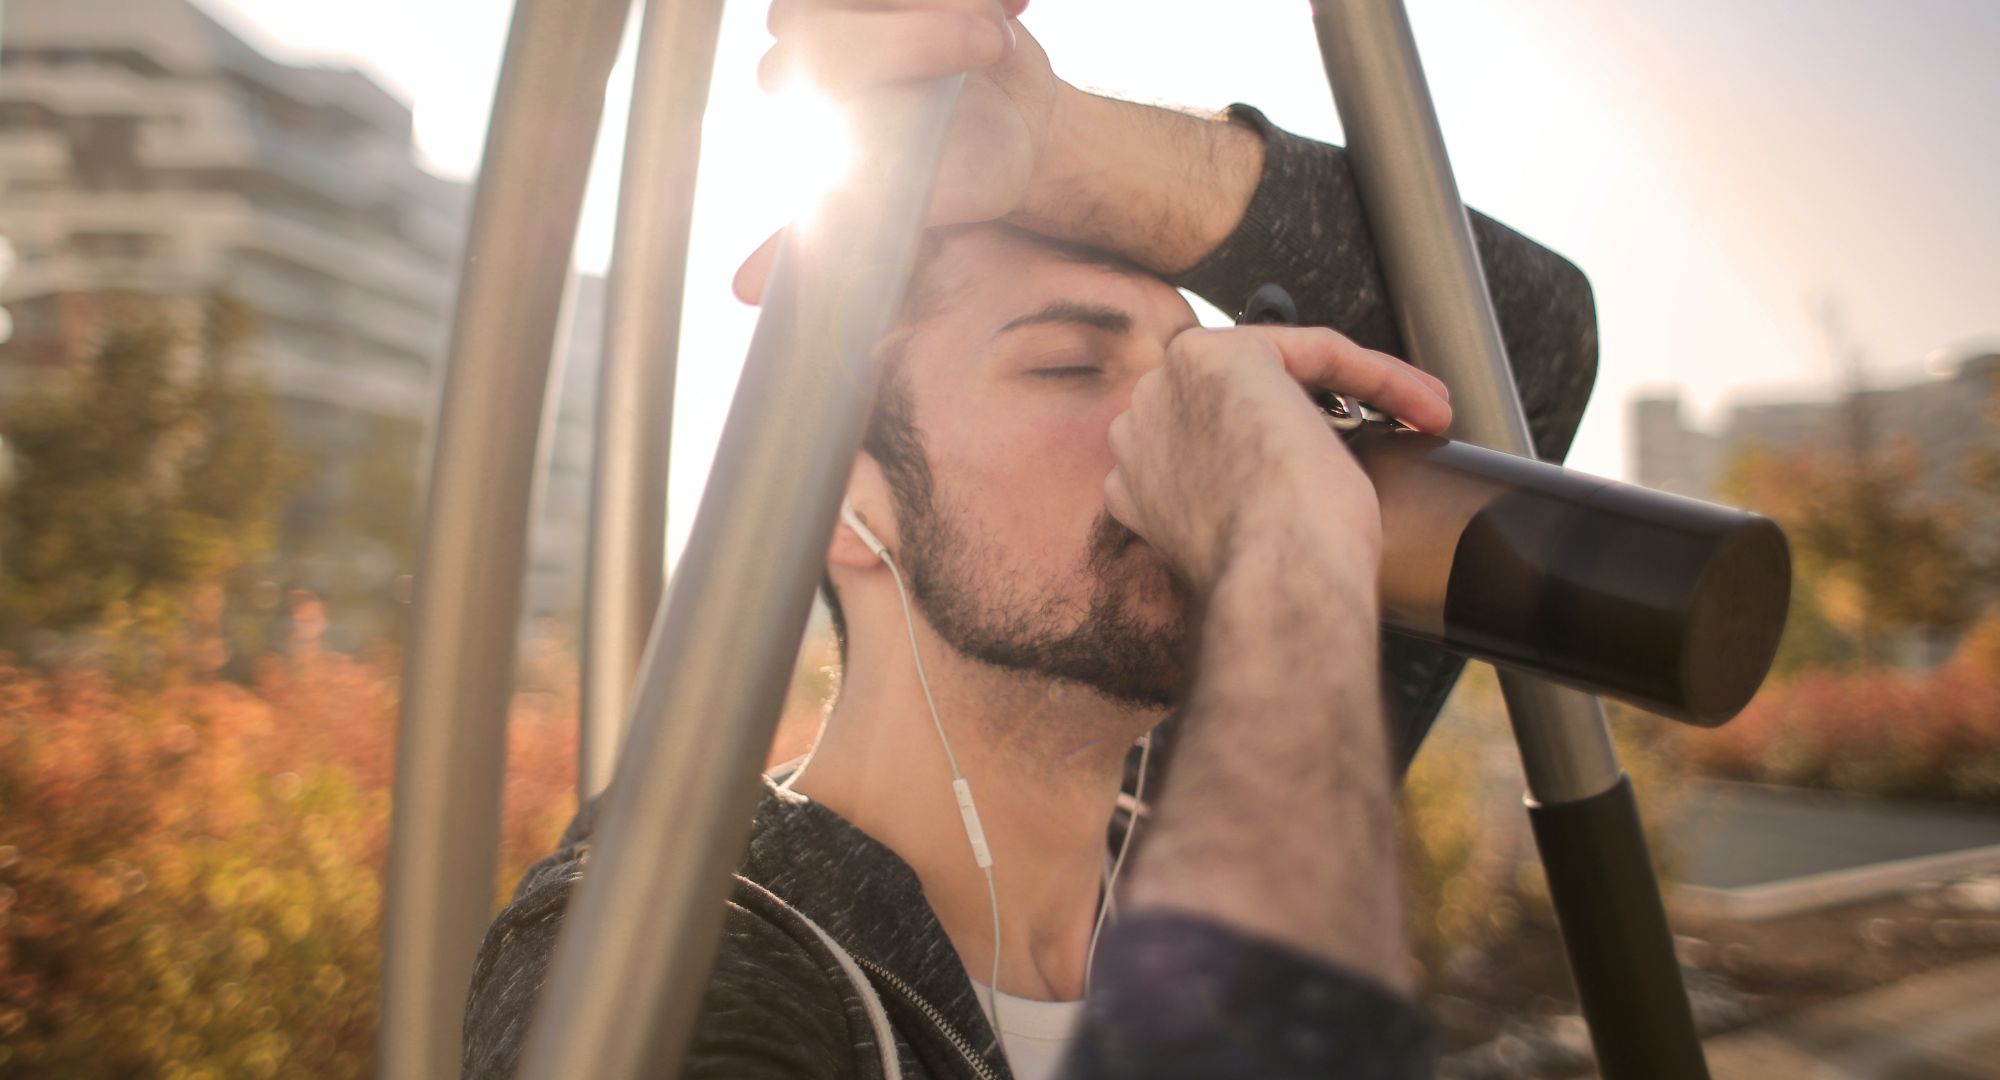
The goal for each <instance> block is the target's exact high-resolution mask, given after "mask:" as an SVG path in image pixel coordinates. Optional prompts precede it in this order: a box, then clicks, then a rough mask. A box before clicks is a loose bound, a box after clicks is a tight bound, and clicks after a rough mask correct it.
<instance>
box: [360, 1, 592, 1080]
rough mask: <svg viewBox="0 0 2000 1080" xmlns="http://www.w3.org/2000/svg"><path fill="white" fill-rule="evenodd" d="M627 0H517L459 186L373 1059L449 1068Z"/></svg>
mask: <svg viewBox="0 0 2000 1080" xmlns="http://www.w3.org/2000/svg"><path fill="white" fill-rule="evenodd" d="M628 7H629V0H520V3H519V4H518V5H517V6H516V7H515V10H514V22H513V28H512V30H511V31H510V33H509V35H508V40H507V54H506V60H505V62H504V64H503V65H502V68H501V76H500V82H499V87H498V89H497V91H496V93H495V97H494V102H493V118H492V122H491V128H490V130H489V131H488V134H487V140H486V153H485V161H484V164H483V166H482V167H481V169H480V176H479V186H478V190H477V194H476V196H475V198H474V202H473V211H472V228H471V232H470V235H469V237H468V240H467V245H466V260H465V266H464V271H463V274H464V276H463V278H462V279H461V281H460V284H459V295H458V310H457V315H456V318H455V321H454V324H453V327H452V340H451V351H450V359H449V362H448V363H447V365H446V368H445V381H444V392H443V395H442V398H441V400H440V407H439V414H438V428H437V441H436V443H435V448H434V452H433V455H432V472H431V482H430V489H429V509H428V514H427V517H426V520H425V524H424V535H423V545H422V550H421V554H420V558H419V562H418V572H417V579H416V580H417V595H416V604H415V609H414V611H413V612H412V623H411V635H410V650H409V655H408V659H407V662H406V663H405V666H404V672H403V699H402V708H401V719H400V723H399V727H398V733H397V746H396V785H395V821H394V825H393V833H392V836H391V838H390V845H389V874H388V890H387V893H386V896H385V899H384V905H383V907H384V912H383V924H384V930H383V945H382V969H383V1007H382V1032H381V1040H380V1047H379V1050H380V1063H379V1064H380V1069H381V1075H382V1076H384V1077H387V1078H390V1080H431V1078H435V1077H440V1076H452V1075H456V1073H457V1072H458V1061H459V1039H458V1033H459V1027H460V1024H461V1022H462V1018H463V1016H464V1012H465V992H466V985H467V981H468V980H469V978H470V976H471V972H472V960H473V955H474V953H475V952H476V951H477V949H478V947H479V939H480V934H481V932H482V930H483V928H484V927H485V926H486V923H487V922H488V920H489V919H490V918H491V916H492V912H493V887H494V880H493V879H494V873H495V870H496V866H495V864H496V849H497V846H498V842H499V819H500V781H501V771H502V769H503V768H504V765H505V754H504V751H505V747H506V722H507V703H508V699H509V697H510V696H511V693H512V689H513V685H512V684H513V663H514V639H515V634H516V632H517V626H518V624H519V622H520V609H521V580H522V572H523V570H524V568H525V566H526V561H527V535H528V511H529V505H530V495H531V492H532V489H533V476H534V471H535V463H536V454H535V446H536V442H537V439H538V436H539V434H540V421H541V415H542V406H543V401H544V398H545V397H546V392H547V389H548V374H549V356H550V352H551V346H552V344H553V340H554V337H555V326H556V318H557V312H558V309H559V307H560V304H561V300H562V295H563V281H564V278H565V276H566V275H567V274H568V271H569V257H570V249H571V248H572V247H573V246H574V243H575V239H576V225H577V216H578V214H579V212H580V211H581V209H582V205H583V186H584V180H585V177H586V174H587V173H588V171H589V167H590V152H591V145H592V143H593V142H594V141H595V139H596V135H597V124H598V119H599V116H600V113H601V112H602V110H603V98H604V84H605V79H606V78H607V76H608V75H609V73H610V70H611V63H612V59H613V57H614V56H615V55H616V53H617V51H618V38H619V35H620V34H621V33H622V32H623V29H624V25H625V14H626V11H627V9H628Z"/></svg>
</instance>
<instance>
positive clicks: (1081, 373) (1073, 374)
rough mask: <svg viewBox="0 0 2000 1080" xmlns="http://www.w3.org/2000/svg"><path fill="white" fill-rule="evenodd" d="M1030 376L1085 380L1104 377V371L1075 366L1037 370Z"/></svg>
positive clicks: (1098, 368)
mask: <svg viewBox="0 0 2000 1080" xmlns="http://www.w3.org/2000/svg"><path fill="white" fill-rule="evenodd" d="M1028 374H1030V375H1033V376H1034V377H1036V378H1038V379H1084V378H1093V377H1095V376H1098V375H1102V374H1104V369H1103V368H1100V367H1086V366H1083V365H1076V364H1073V365H1068V366H1065V367H1047V368H1036V369H1034V370H1033V371H1030V372H1029V373H1028Z"/></svg>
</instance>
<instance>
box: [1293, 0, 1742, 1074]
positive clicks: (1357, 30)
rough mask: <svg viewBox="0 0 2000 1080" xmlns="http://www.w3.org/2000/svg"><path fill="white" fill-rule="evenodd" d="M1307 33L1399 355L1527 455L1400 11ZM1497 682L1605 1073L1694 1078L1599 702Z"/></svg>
mask: <svg viewBox="0 0 2000 1080" xmlns="http://www.w3.org/2000/svg"><path fill="white" fill-rule="evenodd" d="M1313 21H1314V26H1315V29H1316V30H1317V32H1318V35H1319V44H1320V54H1321V57H1322V59H1323V60H1324V61H1325V63H1326V70H1327V77H1328V80H1329V81H1330V82H1331V84H1332V87H1333V92H1334V101H1335V104H1336V106H1337V107H1338V108H1339V110H1340V117H1341V125H1342V127H1343V128H1344V129H1345V130H1346V135H1347V141H1348V158H1349V161H1350V163H1351V165H1352V167H1353V169H1354V175H1355V180H1356V182H1357V183H1358V185H1359V186H1360V189H1361V195H1362V200H1363V204H1364V206H1365V207H1366V210H1367V214H1368V221H1369V228H1370V229H1371V231H1372V232H1373V233H1374V235H1375V241H1376V250H1377V251H1379V252H1380V253H1381V259H1382V269H1383V274H1384V276H1385V277H1386V279H1387V281H1388V285H1389V293H1390V299H1391V302H1392V305H1393V306H1394V308H1395V311H1396V318H1397V322H1398V324H1399V326H1400V327H1401V329H1402V332H1403V340H1404V343H1405V345H1406V346H1407V347H1408V349H1409V351H1410V359H1411V360H1412V361H1413V362H1414V363H1416V364H1417V365H1418V366H1419V367H1422V368H1423V369H1424V370H1426V371H1429V372H1431V373H1432V374H1434V375H1437V376H1438V377H1440V378H1442V379H1444V380H1445V382H1447V383H1448V384H1450V386H1451V388H1452V399H1453V406H1454V413H1455V422H1454V424H1453V434H1454V436H1455V437H1457V438H1460V439H1463V440H1466V441H1468V442H1472V443H1477V444H1479V445H1482V446H1485V447H1488V448H1490V449H1495V450H1503V451H1506V452H1508V453H1512V454H1519V455H1522V456H1524V457H1532V456H1533V455H1534V448H1533V445H1532V443H1531V442H1530V441H1529V437H1528V428H1527V424H1526V422H1525V420H1524V419H1523V418H1522V414H1521V405H1520V401H1519V399H1518V397H1517V396H1516V393H1515V389H1514V379H1513V374H1512V371H1511V369H1510V366H1509V364H1508V361H1507V353H1506V348H1505V346H1504V344H1503V343H1502V341H1501V338H1500V330H1499V323H1498V322H1497V320H1496V319H1495V317H1494V314H1493V306H1492V300H1491V297H1490V295H1489V294H1488V292H1487V289H1486V280H1485V274H1484V272H1483V270H1482V269H1481V267H1480V264H1479V258H1478V252H1477V250H1476V248H1475V247H1474V244H1473V239H1472V230H1471V227H1470V225H1469V223H1468V222H1467V220H1466V216H1465V205H1464V203H1463V202H1462V201H1461V200H1460V197H1459V193H1458V185H1457V182H1456V181H1455V180H1454V178H1453V176H1452V172H1451V163H1450V161H1449V159H1448V157H1447V156H1446V153H1445V147H1444V136H1443V133H1442V131H1441V130H1440V128H1439V126H1438V121H1437V113H1436V110H1435V108H1434V107H1433V105H1432V102H1431V98H1430V91H1429V88H1428V86H1427V85H1426V84H1425V81H1424V75H1423V67H1422V64H1421V62H1420V61H1419V59H1418V56H1417V49H1416V41H1415V39H1414V37H1413V36H1412V34H1411V32H1410V24H1409V17H1408V15H1407V13H1406V12H1405V11H1404V8H1403V5H1402V3H1401V0H1315V3H1314V4H1313ZM1500 679H1501V689H1502V691H1503V693H1504V695H1505V697H1506V699H1507V708H1508V713H1509V715H1510V717H1511V719H1512V721H1513V727H1514V735H1515V740H1516V742H1517V743H1519V745H1520V749H1521V758H1522V764H1523V767H1524V771H1525V772H1526V775H1527V779H1528V790H1529V801H1530V808H1531V809H1530V813H1531V815H1533V816H1535V817H1536V821H1537V827H1536V835H1537V838H1538V840H1539V841H1541V843H1542V845H1543V847H1542V857H1543V862H1544V865H1545V866H1546V867H1547V869H1548V870H1549V878H1550V886H1551V894H1552V896H1553V898H1554V900H1555V907H1556V913H1557V917H1558V921H1559V922H1560V923H1561V924H1562V927H1563V937H1564V943H1565V946H1566V948H1567V949H1568V952H1569V957H1570V968H1571V971H1572V973H1573V974H1574V975H1575V976H1576V979H1577V986H1578V993H1579V996H1580V997H1581V998H1582V1003H1583V1010H1584V1017H1585V1019H1586V1021H1587V1022H1588V1023H1589V1025H1590V1031H1591V1038H1592V1041H1593V1043H1594V1044H1595V1045H1596V1048H1597V1053H1598V1059H1599V1065H1600V1067H1601V1068H1602V1070H1603V1073H1604V1075H1605V1076H1606V1077H1607V1078H1608V1080H1625V1078H1635V1077H1662V1078H1666V1077H1672V1078H1675V1080H1681V1078H1687V1077H1705V1076H1706V1075H1707V1067H1706V1065H1705V1064H1704V1062H1703V1059H1702V1054H1701V1044H1700V1043H1699V1042H1698V1041H1697V1040H1696V1037H1695V1030H1694V1022H1693V1019H1692V1016H1691V1014H1690V1011H1689V1008H1688V1001H1687V995H1686V992H1685V991H1684V990H1683V988H1682V986H1681V979H1680V968H1679V967H1678V965H1677V964H1676V963H1675V962H1674V958H1673V940H1672V936H1671V933H1670V931H1669V930H1668V927H1667V921H1666V911H1665V908H1664V907H1663V906H1662V904H1661V902H1660V897H1659V886H1658V884H1657V882H1656V881H1655V880H1654V879H1653V873H1652V866H1651V863H1650V862H1649V861H1648V860H1647V859H1646V857H1645V851H1646V839H1645V836H1644V834H1643V833H1641V832H1640V831H1639V829H1638V815H1637V814H1636V812H1632V810H1631V797H1630V784H1629V781H1627V780H1626V779H1625V778H1624V776H1623V773H1622V772H1621V771H1620V769H1619V766H1618V758H1617V754H1616V752H1615V751H1614V750H1613V749H1612V746H1611V739H1610V733H1609V732H1608V731H1607V730H1606V728H1605V724H1604V713H1603V709H1602V707H1601V706H1600V705H1599V704H1598V702H1597V700H1596V699H1595V698H1592V697H1590V696H1589V695H1587V694H1583V693H1581V692H1579V691H1575V690H1570V689H1567V688H1564V687H1559V686H1556V685H1553V684H1550V683H1546V682H1543V681H1541V680H1538V679H1535V678H1532V677H1530V676H1526V675H1522V674H1520V673H1517V672H1508V671H1502V672H1501V673H1500ZM1552 814H1554V815H1559V816H1561V817H1562V821H1561V823H1560V825H1559V826H1556V827H1550V826H1549V825H1548V823H1547V822H1545V821H1544V820H1543V819H1545V818H1549V817H1550V816H1551V815H1552ZM1584 818H1587V819H1588V823H1587V824H1586V823H1585V822H1583V821H1582V820H1581V819H1584ZM1551 844H1554V845H1557V846H1555V847H1551ZM1580 866H1595V867H1597V868H1598V869H1599V870H1600V871H1601V873H1600V874H1598V875H1595V876H1594V875H1592V874H1591V873H1590V872H1588V870H1586V869H1579V867H1580ZM1621 973H1622V975H1623V976H1624V977H1620V974H1621Z"/></svg>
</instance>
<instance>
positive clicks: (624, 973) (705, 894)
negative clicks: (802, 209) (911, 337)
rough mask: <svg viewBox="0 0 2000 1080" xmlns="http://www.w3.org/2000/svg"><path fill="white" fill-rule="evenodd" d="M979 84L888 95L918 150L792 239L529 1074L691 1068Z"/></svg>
mask: <svg viewBox="0 0 2000 1080" xmlns="http://www.w3.org/2000/svg"><path fill="white" fill-rule="evenodd" d="M962 81H963V80H962V78H959V77H954V78H951V79H946V80H942V81H940V82H938V83H935V84H930V85H927V86H924V87H920V88H910V89H907V90H903V91H898V92H896V93H895V94H894V96H890V95H887V94H885V95H884V98H883V100H881V101H880V102H871V107H870V109H869V110H868V119H869V120H870V121H871V123H876V124H880V125H881V126H880V129H879V131H876V132H865V133H863V134H862V138H863V139H864V141H866V142H868V143H869V144H871V145H874V146H877V147H881V146H902V147H905V148H907V149H906V150H905V152H901V153H897V152H882V151H879V150H878V151H877V152H873V153H866V154H862V155H860V160H861V164H860V165H859V166H858V168H857V173H856V175H854V176H853V177H851V178H850V179H849V180H848V181H847V182H846V183H845V184H843V186H842V188H841V190H840V191H838V192H836V193H834V194H833V195H832V196H830V197H829V198H828V200H827V201H826V203H825V204H823V206H822V208H821V209H820V211H819V212H818V213H816V214H813V215H809V216H808V217H807V218H804V219H802V220H800V221H797V222H794V223H793V227H792V229H791V230H790V231H789V232H788V234H787V238H786V241H785V246H784V249H783V250H782V251H781V252H780V255H779V259H778V262H777V265H776V267H774V269H773V271H772V275H771V279H770V283H769V285H768V286H767V287H766V290H765V296H764V314H763V317H762V318H760V319H759V320H758V323H757V332H756V335H755V337H754V338H753V339H752V340H751V343H750V354H749V358H748V360H747V361H746V363H745V365H744V370H743V377H742V380H741V382H740V383H739V387H738V390H737V393H736V398H735V401H734V403H733V404H732V405H731V406H730V413H729V419H728V422H727V424H726V425H725V426H724V428H723V433H722V441H721V444H720V446H719V447H718V448H717V452H716V460H715V466H714V470H713V472H712V473H711V474H710V476H709V481H708V487H707V489H706V491H705V492H704V494H703V496H702V502H701V508H700V510H699V512H698V513H697V515H696V518H695V526H694V532H693V535H692V536H691V538H690V539H689V542H688V547H687V550H686V552H685V553H684V554H683V556H682V559H681V564H680V567H679V569H678V571H677V572H676V573H675V575H674V579H673V583H672V585H671V587H670V589H669V591H668V594H667V602H666V604H665V605H664V606H663V607H662V608H661V610H660V615H659V618H658V620H657V621H656V622H655V624H654V631H653V634H652V636H651V638H650V640H649V643H648V645H647V649H646V656H645V659H644V661H643V662H642V664H641V666H640V676H639V682H638V689H637V692H636V694H635V698H636V703H635V707H634V710H633V716H634V718H635V721H637V722H638V726H636V727H635V728H634V730H633V731H632V733H631V736H630V738H629V739H628V743H627V746H626V748H625V751H624V753H623V754H622V755H621V757H620V760H619V763H618V767H617V771H616V775H615V777H614V779H613V781H612V784H611V787H610V789H609V790H608V791H607V792H606V793H605V796H604V799H603V801H602V803H601V804H600V810H599V815H600V816H599V819H598V820H599V824H598V841H597V845H596V848H595V851H594V853H593V863H592V865H593V869H592V871H591V872H590V873H588V874H586V875H585V877H584V879H583V883H582V884H581V886H580V887H579V889H578V892H577V895H576V897H575V899H574V900H573V901H572V904H571V907H570V913H569V917H568V920H567V925H566V927H565V929H564V930H563V936H562V938H561V940H560V942H559V943H558V945H557V948H556V955H555V959H554V962H553V969H552V971H551V974H550V977H549V981H548V983H547V984H546V986H545V988H544V992H543V999H542V1003H541V1007H540V1009H539V1011H538V1013H537V1016H536V1019H535V1025H534V1028H533V1030H532V1031H531V1032H530V1034H529V1038H528V1043H527V1046H526V1048H525V1050H524V1052H523V1055H522V1069H521V1072H520V1075H521V1076H522V1077H524V1078H525V1080H566V1078H568V1077H577V1076H589V1077H599V1078H607V1080H616V1078H619V1077H639V1076H642V1075H644V1076H654V1075H675V1074H677V1072H678V1070H679V1068H680V1062H681V1059H682V1057H683V1055H684V1053H685V1048H686V1043H687V1038H688V1035H689V1033H690V1030H691V1028H692V1025H693V1020H694V1014H695V1010H696V1008H697V1007H698V1006H699V1005H700V1003H701V998H702V994H703V992H704V990H705V988H706V986H707V983H708V976H709V970H710V967H711V965H712V964H713V962H714V957H715V948H716V944H717V938H718V936H719V934H720V932H721V925H722V919H723V913H724V904H723V900H724V898H725V897H726V896H727V894H728V891H729V887H730V873H731V871H732V870H733V869H734V868H735V866H736V864H737V862H738V860H739V859H741V858H742V854H743V845H744V840H745V837H746V835H747V833H748V831H749V826H750V818H751V812H752V810H753V809H754V808H755V805H756V799H757V792H758V786H757V781H756V775H757V770H758V768H759V766H760V765H761V764H762V761H763V755H764V753H765V751H766V749H767V748H768V747H769V745H770V741H771V734H772V731H773V729H774V728H775V726H776V723H777V717H778V711H779V709H780V707H781V706H782V704H783V700H784V697H785V693H786V690H787V687H788V685H789V682H790V676H791V669H792V664H793V662H794V660H795V658H796V655H797V652H798V643H799V637H800V635H801V633H802V632H803V630H804V628H805V619H806V613H807V611H808V610H809V609H810V607H811V603H812V594H813V589H814V587H815V586H816V585H817V583H818V581H819V578H820V575H821V573H822V571H823V568H824V566H825V561H826V543H827V537H828V535H829V534H830V533H831V532H832V530H833V521H834V514H835V512H836V510H837V508H838V507H839V504H840V497H841V494H842V492H843V491H844V489H845V487H846V481H847V475H848V471H849V469H850V468H851V467H852V464H853V460H854V454H855V451H856V449H857V448H858V447H859V445H860V441H861V433H862V429H863V427H864V426H865V424H866V421H867V414H868V410H869V407H870V403H871V402H872V400H873V397H874V392H875V380H876V363H875V359H874V355H873V353H874V347H875V344H876V341H877V339H878V338H879V337H880V336H881V335H882V333H883V332H884V331H885V330H887V329H888V328H889V326H890V324H891V321H892V320H893V318H894V317H895V314H896V312H897V309H898V307H899V306H900V303H901V299H902V292H903V288H904V286H905V284H906V283H907V282H906V279H907V277H908V275H909V271H910V266H911V263H912V262H913V260H914V258H915V255H916V248H917V242H918V240H919V238H920V236H921V233H922V225H923V220H922V219H923V212H924V208H925V206H926V205H927V203H928V201H929V191H930V184H931V181H932V177H933V173H934V172H935V170H936V166H937V160H938V154H939V151H940V150H941V148H942V146H943V142H944V135H945V129H946V126H947V124H948V122H949V120H950V116H951V107H952V104H953V103H954V101H955V100H956V98H957V93H958V88H959V86H960V84H961V83H962Z"/></svg>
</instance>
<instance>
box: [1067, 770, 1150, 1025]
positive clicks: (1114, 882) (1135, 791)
mask: <svg viewBox="0 0 2000 1080" xmlns="http://www.w3.org/2000/svg"><path fill="white" fill-rule="evenodd" d="M1152 756H1153V733H1152V732H1150V731H1149V732H1147V733H1146V734H1144V735H1141V736H1139V779H1138V781H1137V782H1135V783H1134V784H1133V785H1132V820H1130V821H1128V822H1126V823H1125V836H1124V838H1123V839H1121V840H1120V841H1118V857H1117V858H1116V859H1114V860H1112V863H1111V876H1110V877H1109V878H1107V879H1105V882H1104V899H1103V901H1102V902H1100V903H1099V904H1098V905H1097V925H1095V926H1093V927H1091V928H1090V950H1089V951H1088V952H1086V953H1084V954H1083V993H1084V996H1085V997H1088V996H1090V968H1091V965H1092V964H1094V963H1096V962H1097V938H1098V935H1100V934H1102V933H1104V916H1105V913H1106V912H1109V911H1110V910H1111V905H1112V902H1113V900H1112V890H1114V889H1116V888H1117V887H1118V872H1119V871H1120V870H1123V869H1125V856H1126V855H1128V854H1130V853H1131V851H1132V834H1133V833H1136V832H1138V831H1139V811H1140V809H1142V808H1143V807H1144V806H1145V803H1144V802H1143V801H1141V800H1143V799H1144V798H1145V797H1146V764H1147V761H1148V760H1149V759H1150V758H1151V757H1152Z"/></svg>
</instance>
